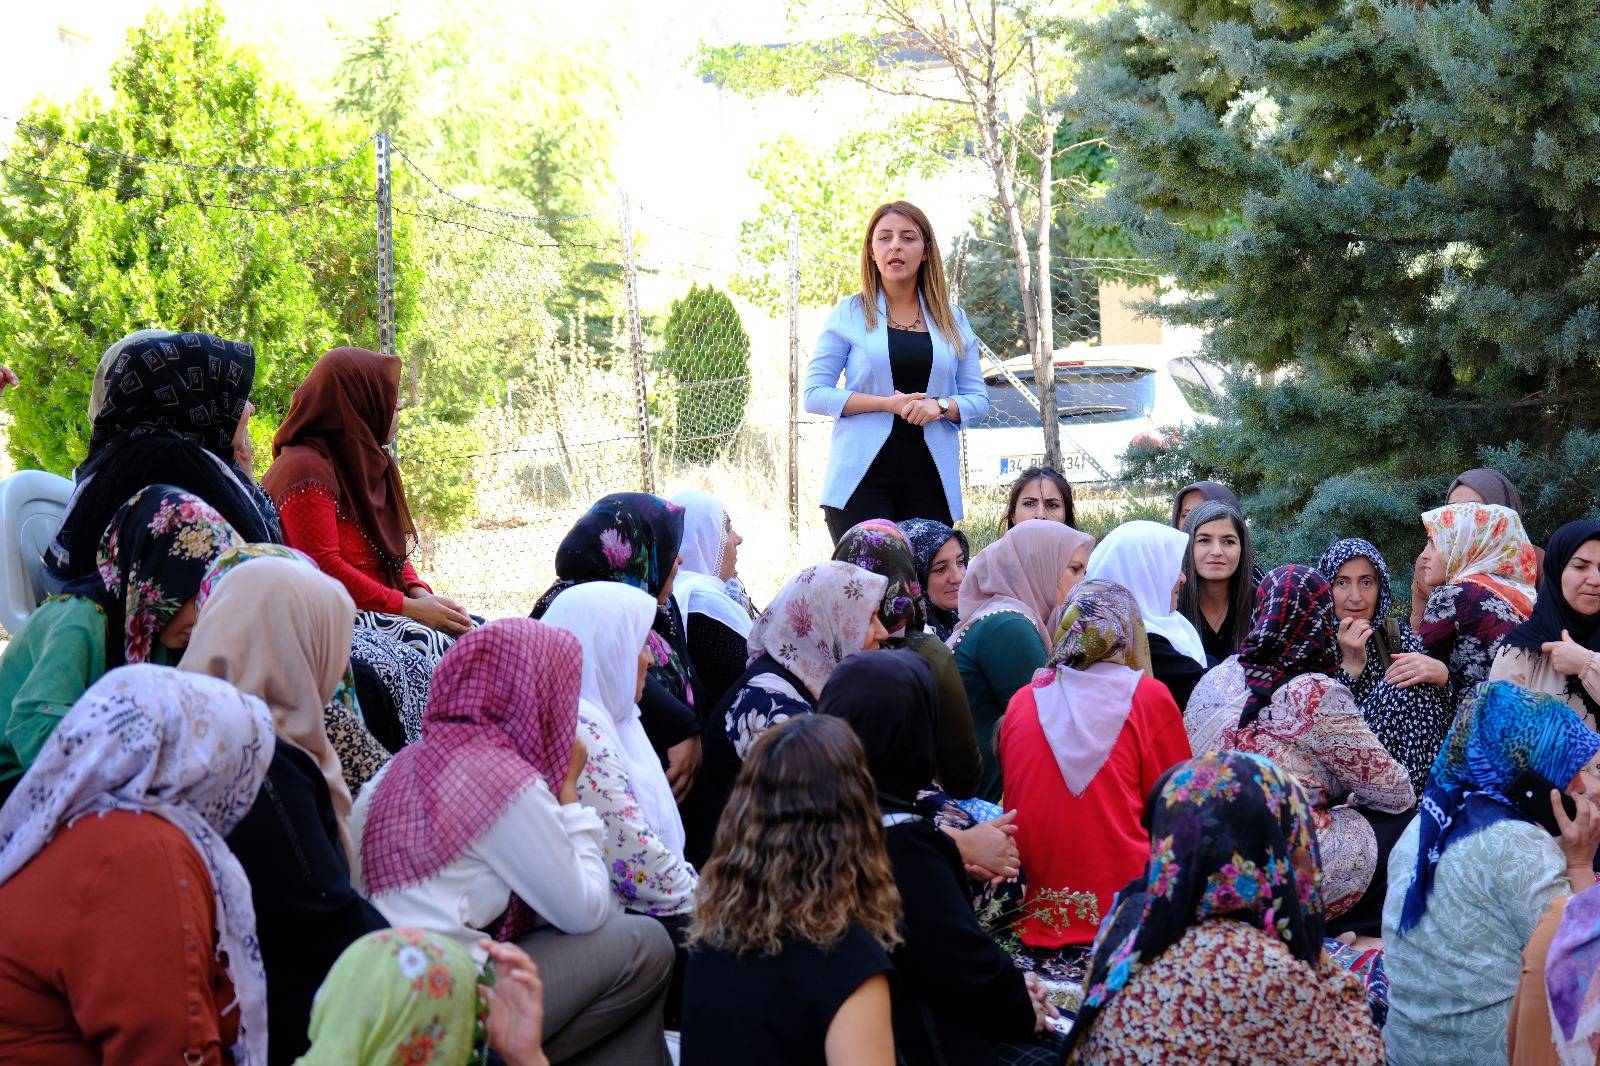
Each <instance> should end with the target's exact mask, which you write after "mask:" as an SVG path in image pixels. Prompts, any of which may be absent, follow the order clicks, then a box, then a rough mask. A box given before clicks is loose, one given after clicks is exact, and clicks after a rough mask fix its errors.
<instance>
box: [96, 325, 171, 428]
mask: <svg viewBox="0 0 1600 1066" xmlns="http://www.w3.org/2000/svg"><path fill="white" fill-rule="evenodd" d="M176 336H177V334H176V333H173V332H172V331H171V330H168V329H136V330H134V331H133V332H132V333H130V334H128V335H127V336H125V337H123V338H121V339H120V340H115V341H112V342H111V346H110V347H108V348H107V349H106V350H105V354H104V355H102V356H101V357H100V363H99V365H97V366H96V367H95V368H94V381H93V382H92V383H91V384H90V386H89V424H90V425H91V426H93V425H94V423H95V420H96V419H98V418H99V417H100V409H101V408H102V407H104V406H105V403H106V376H107V375H108V374H110V373H111V368H112V367H113V366H115V365H116V364H117V360H118V359H119V358H120V357H121V355H122V353H123V351H124V350H125V349H126V348H127V347H128V346H129V345H131V344H133V343H134V342H136V341H148V340H153V339H155V338H158V337H159V338H161V339H163V340H171V339H172V338H173V337H176Z"/></svg>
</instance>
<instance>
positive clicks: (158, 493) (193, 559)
mask: <svg viewBox="0 0 1600 1066" xmlns="http://www.w3.org/2000/svg"><path fill="white" fill-rule="evenodd" d="M238 543H239V536H238V534H236V533H235V532H234V531H233V527H232V526H230V525H228V523H227V522H225V521H223V519H222V516H221V515H220V514H218V513H217V512H216V511H215V510H214V509H213V508H212V507H211V506H210V505H209V504H207V503H206V502H205V501H204V500H201V499H199V498H198V497H196V496H191V495H189V494H188V493H187V492H181V491H179V490H178V489H175V488H173V487H172V486H171V485H150V486H148V487H146V488H143V489H140V490H139V491H138V493H136V494H135V495H134V497H133V498H132V499H131V500H129V501H128V502H127V503H125V504H123V505H122V507H121V508H120V509H119V510H118V511H117V513H116V514H115V515H114V516H113V517H112V519H111V524H110V525H109V526H107V527H106V529H105V533H104V534H103V535H102V536H101V538H100V551H99V554H98V559H99V568H98V570H96V571H95V573H93V574H90V575H88V576H87V577H84V578H82V579H80V580H78V581H74V582H72V583H71V584H69V585H68V586H67V587H66V588H65V589H64V590H63V591H64V592H65V593H66V594H67V595H71V596H83V597H85V598H86V599H91V600H94V601H95V602H96V603H98V604H100V606H101V607H102V608H103V609H104V610H105V612H106V669H107V670H114V669H116V668H117V667H119V666H121V665H123V664H124V663H142V662H144V661H146V660H147V659H149V658H150V655H151V653H152V652H153V651H154V650H155V645H156V637H157V636H158V635H159V634H160V632H161V630H162V629H163V628H164V627H165V626H166V624H167V623H168V622H170V621H172V619H173V618H174V617H175V616H176V615H177V613H178V612H179V611H180V610H181V609H182V608H183V605H184V604H185V603H187V602H188V601H189V600H190V599H192V598H194V597H195V596H196V595H197V594H198V591H199V588H200V581H201V579H202V578H204V577H205V573H206V571H207V570H208V569H210V567H211V563H212V561H213V560H214V559H216V557H217V556H218V555H221V554H222V553H223V552H224V551H226V550H227V549H229V548H231V547H234V546H235V545H237V544H238Z"/></svg>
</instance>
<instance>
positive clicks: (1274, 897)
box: [1067, 752, 1468, 1066]
mask: <svg viewBox="0 0 1600 1066" xmlns="http://www.w3.org/2000/svg"><path fill="white" fill-rule="evenodd" d="M1153 796H1154V803H1153V804H1152V805H1151V808H1150V841H1151V844H1150V858H1149V863H1148V865H1147V866H1146V868H1145V871H1144V872H1143V873H1142V874H1141V875H1140V876H1139V877H1137V878H1135V879H1134V882H1133V883H1132V884H1130V885H1129V886H1128V887H1127V889H1126V890H1124V891H1123V892H1121V893H1119V894H1118V896H1117V902H1116V906H1115V908H1114V909H1113V910H1112V911H1111V913H1110V914H1108V915H1107V916H1106V919H1105V921H1104V922H1103V923H1102V926H1101V934H1100V937H1099V939H1098V940H1097V941H1096V943H1095V950H1094V956H1093V959H1092V960H1091V962H1090V967H1089V980H1088V982H1087V985H1086V990H1085V996H1084V1000H1083V1006H1082V1008H1081V1009H1080V1010H1079V1011H1078V1016H1077V1018H1076V1019H1075V1020H1074V1022H1073V1026H1072V1032H1071V1033H1069V1034H1068V1036H1067V1042H1068V1044H1069V1047H1070V1050H1069V1058H1068V1060H1067V1061H1069V1062H1079V1063H1097V1062H1160V1063H1168V1064H1172V1066H1203V1064H1210V1063H1219V1062H1277V1063H1307V1062H1315V1063H1326V1064H1330V1066H1331V1064H1346V1063H1347V1064H1350V1066H1378V1064H1381V1063H1382V1062H1383V1052H1384V1041H1383V1037H1382V1036H1380V1035H1379V1032H1378V1029H1377V1027H1376V1026H1374V1025H1373V1023H1372V1016H1371V1014H1370V1013H1369V1012H1368V1009H1367V1001H1366V995H1365V993H1364V992H1363V990H1362V987H1361V983H1360V981H1358V980H1357V979H1356V978H1355V977H1354V976H1353V975H1352V974H1351V973H1350V972H1349V971H1347V970H1345V969H1343V968H1342V967H1339V966H1337V965H1335V964H1334V963H1332V962H1330V961H1329V960H1328V957H1327V955H1326V953H1325V952H1324V950H1323V938H1322V933H1323V922H1324V918H1323V893H1322V885H1321V878H1320V877H1319V876H1318V874H1319V872H1320V871H1319V869H1318V866H1317V846H1316V837H1317V830H1316V827H1315V825H1314V824H1313V822H1312V817H1311V804H1310V802H1309V801H1308V800H1307V798H1306V794H1305V792H1304V791H1303V790H1302V789H1301V788H1300V787H1299V785H1298V784H1297V783H1296V782H1295V780H1294V778H1293V777H1291V776H1290V775H1289V774H1287V773H1285V772H1284V771H1283V770H1280V769H1279V768H1278V767H1277V766H1275V765H1273V764H1272V762H1270V761H1269V760H1267V759H1264V758H1261V757H1259V756H1254V755H1244V754H1240V753H1238V752H1223V753H1221V754H1218V753H1214V752H1213V753H1210V754H1206V755H1201V756H1197V757H1196V758H1193V759H1190V760H1189V761H1187V762H1183V763H1179V764H1178V765H1177V766H1174V767H1173V768H1172V769H1170V770H1168V771H1167V772H1166V773H1165V774H1164V775H1163V776H1162V778H1161V780H1160V781H1159V782H1157V784H1156V788H1155V790H1154V793H1153ZM1462 1061H1468V1060H1462Z"/></svg>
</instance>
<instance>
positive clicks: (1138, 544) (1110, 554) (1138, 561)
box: [1084, 520, 1206, 711]
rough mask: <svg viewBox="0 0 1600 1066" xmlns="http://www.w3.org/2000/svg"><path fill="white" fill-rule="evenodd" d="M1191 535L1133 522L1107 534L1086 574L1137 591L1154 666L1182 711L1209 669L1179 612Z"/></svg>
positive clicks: (1201, 647)
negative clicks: (1185, 562) (1179, 600)
mask: <svg viewBox="0 0 1600 1066" xmlns="http://www.w3.org/2000/svg"><path fill="white" fill-rule="evenodd" d="M1188 554H1189V538H1188V537H1186V536H1184V535H1183V534H1182V533H1180V532H1178V531H1177V530H1176V529H1171V528H1168V527H1167V526H1164V525H1162V524H1161V523H1160V522H1146V521H1142V520H1139V521H1133V522H1124V523H1123V524H1122V525H1120V526H1118V527H1117V528H1116V529H1113V530H1112V531H1111V532H1110V533H1108V534H1106V539H1105V540H1103V541H1101V542H1100V544H1099V546H1098V547H1096V548H1095V550H1094V554H1093V555H1091V556H1089V566H1088V568H1087V569H1086V570H1085V571H1084V576H1085V577H1091V578H1096V579H1098V580H1100V581H1109V582H1111V583H1112V584H1115V585H1121V586H1122V587H1123V588H1125V589H1127V590H1128V591H1129V592H1131V593H1133V599H1134V602H1135V603H1137V604H1138V605H1139V615H1140V617H1141V618H1143V619H1144V628H1145V633H1146V634H1147V635H1148V636H1149V639H1150V667H1151V672H1152V673H1153V674H1154V675H1155V679H1156V680H1157V681H1159V682H1161V683H1162V684H1163V685H1166V686H1167V691H1169V692H1171V693H1172V699H1173V701H1174V702H1176V703H1177V705H1178V710H1180V711H1182V710H1184V709H1185V708H1187V707H1188V705H1189V694H1190V693H1191V692H1193V691H1194V687H1195V685H1196V684H1198V683H1199V681H1200V678H1201V677H1203V676H1205V672H1206V649H1205V644H1204V643H1202V642H1201V640H1200V634H1199V633H1198V632H1197V631H1196V630H1195V628H1194V626H1193V625H1192V624H1191V623H1190V622H1189V619H1187V618H1185V617H1184V616H1183V614H1182V613H1181V612H1180V611H1179V610H1178V596H1179V593H1180V592H1181V590H1182V585H1183V572H1184V571H1183V560H1184V558H1185V557H1186V556H1187V555H1188Z"/></svg>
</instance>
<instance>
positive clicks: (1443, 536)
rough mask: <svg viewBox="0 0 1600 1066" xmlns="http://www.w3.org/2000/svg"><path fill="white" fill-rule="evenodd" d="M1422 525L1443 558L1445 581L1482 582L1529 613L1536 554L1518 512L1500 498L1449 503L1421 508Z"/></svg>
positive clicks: (1523, 612) (1519, 610)
mask: <svg viewBox="0 0 1600 1066" xmlns="http://www.w3.org/2000/svg"><path fill="white" fill-rule="evenodd" d="M1422 526H1423V528H1424V529H1426V530H1427V531H1428V539H1429V540H1430V541H1432V542H1433V547H1434V550H1436V551H1437V552H1438V553H1439V554H1440V555H1441V556H1442V557H1443V558H1444V574H1445V577H1444V580H1445V584H1447V585H1454V584H1458V583H1461V582H1471V583H1472V584H1474V585H1481V586H1482V587H1484V588H1486V589H1488V590H1489V591H1490V592H1492V593H1494V594H1495V595H1496V596H1499V597H1500V598H1501V599H1502V600H1505V601H1506V602H1507V603H1509V604H1510V605H1511V606H1512V607H1514V608H1516V610H1517V613H1518V614H1520V615H1522V617H1523V618H1527V617H1528V615H1530V614H1532V613H1533V600H1534V596H1535V595H1536V593H1535V591H1534V582H1535V581H1536V580H1537V579H1538V575H1539V556H1538V553H1536V552H1535V551H1534V550H1533V545H1532V544H1531V543H1529V542H1528V534H1527V533H1526V532H1525V531H1524V530H1523V528H1522V519H1521V517H1520V516H1518V514H1517V512H1515V511H1513V510H1512V509H1511V508H1509V507H1502V506H1500V505H1499V504H1487V503H1452V504H1447V505H1445V506H1444V507H1435V508H1434V509H1433V510H1431V511H1428V512H1426V513H1424V514H1423V516H1422Z"/></svg>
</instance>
